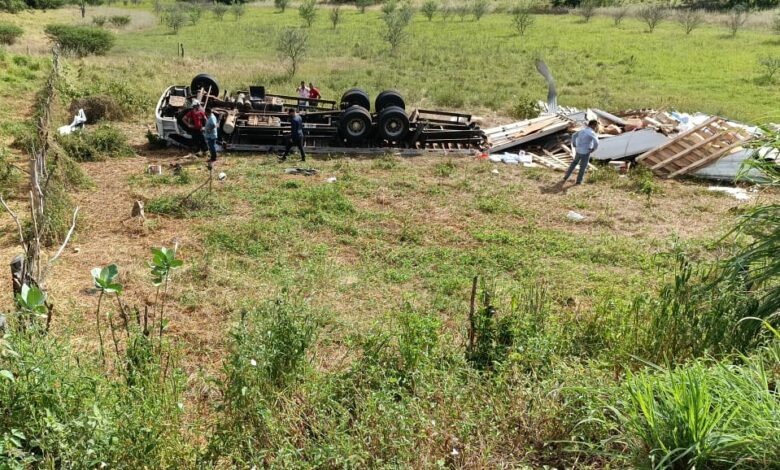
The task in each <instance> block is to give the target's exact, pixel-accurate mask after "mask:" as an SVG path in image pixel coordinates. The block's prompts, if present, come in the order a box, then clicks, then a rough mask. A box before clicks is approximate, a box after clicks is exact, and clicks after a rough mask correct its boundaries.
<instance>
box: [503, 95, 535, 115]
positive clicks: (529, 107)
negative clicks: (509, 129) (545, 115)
mask: <svg viewBox="0 0 780 470" xmlns="http://www.w3.org/2000/svg"><path fill="white" fill-rule="evenodd" d="M541 111H542V110H541V108H540V107H539V103H538V102H537V101H536V100H535V99H533V98H531V97H530V96H527V95H524V96H520V97H519V98H518V99H517V100H516V101H515V105H514V106H512V109H510V110H509V114H510V115H511V116H512V117H513V118H515V119H533V118H535V117H539V113H541Z"/></svg>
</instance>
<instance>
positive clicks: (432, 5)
mask: <svg viewBox="0 0 780 470" xmlns="http://www.w3.org/2000/svg"><path fill="white" fill-rule="evenodd" d="M438 9H439V4H438V3H437V2H436V0H425V3H423V5H422V8H420V11H422V12H423V15H425V17H426V18H428V21H431V20H433V15H435V14H436V11H437V10H438Z"/></svg>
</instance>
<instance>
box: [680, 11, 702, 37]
mask: <svg viewBox="0 0 780 470" xmlns="http://www.w3.org/2000/svg"><path fill="white" fill-rule="evenodd" d="M677 21H678V22H679V23H680V25H681V26H682V27H683V30H685V34H686V35H688V34H691V33H692V32H693V30H694V29H696V28H698V27H699V26H701V24H702V22H703V21H704V15H703V14H702V12H701V10H697V9H694V8H685V9H683V10H680V11H679V12H678V13H677Z"/></svg>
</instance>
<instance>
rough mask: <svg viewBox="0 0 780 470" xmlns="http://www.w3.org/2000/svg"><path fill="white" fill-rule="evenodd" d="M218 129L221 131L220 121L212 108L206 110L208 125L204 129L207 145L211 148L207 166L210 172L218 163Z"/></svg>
mask: <svg viewBox="0 0 780 470" xmlns="http://www.w3.org/2000/svg"><path fill="white" fill-rule="evenodd" d="M217 129H219V120H218V119H217V115H216V114H214V111H212V109H211V108H209V109H207V110H206V125H205V127H204V128H203V134H204V136H205V137H206V145H207V146H208V148H209V161H208V163H207V164H206V165H207V166H208V168H209V170H210V169H211V168H212V166H213V165H214V162H216V161H217V137H218V136H217Z"/></svg>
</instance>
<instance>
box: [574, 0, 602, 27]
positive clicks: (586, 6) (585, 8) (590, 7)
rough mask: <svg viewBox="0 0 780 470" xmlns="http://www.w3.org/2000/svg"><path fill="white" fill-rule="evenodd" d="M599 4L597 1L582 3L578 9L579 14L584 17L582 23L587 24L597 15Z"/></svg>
mask: <svg viewBox="0 0 780 470" xmlns="http://www.w3.org/2000/svg"><path fill="white" fill-rule="evenodd" d="M597 6H598V3H597V1H596V0H583V1H582V2H580V6H579V8H578V9H577V13H579V15H580V16H581V17H582V21H583V22H585V23H587V22H589V21H590V19H591V18H593V16H594V15H595V14H596V7H597Z"/></svg>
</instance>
